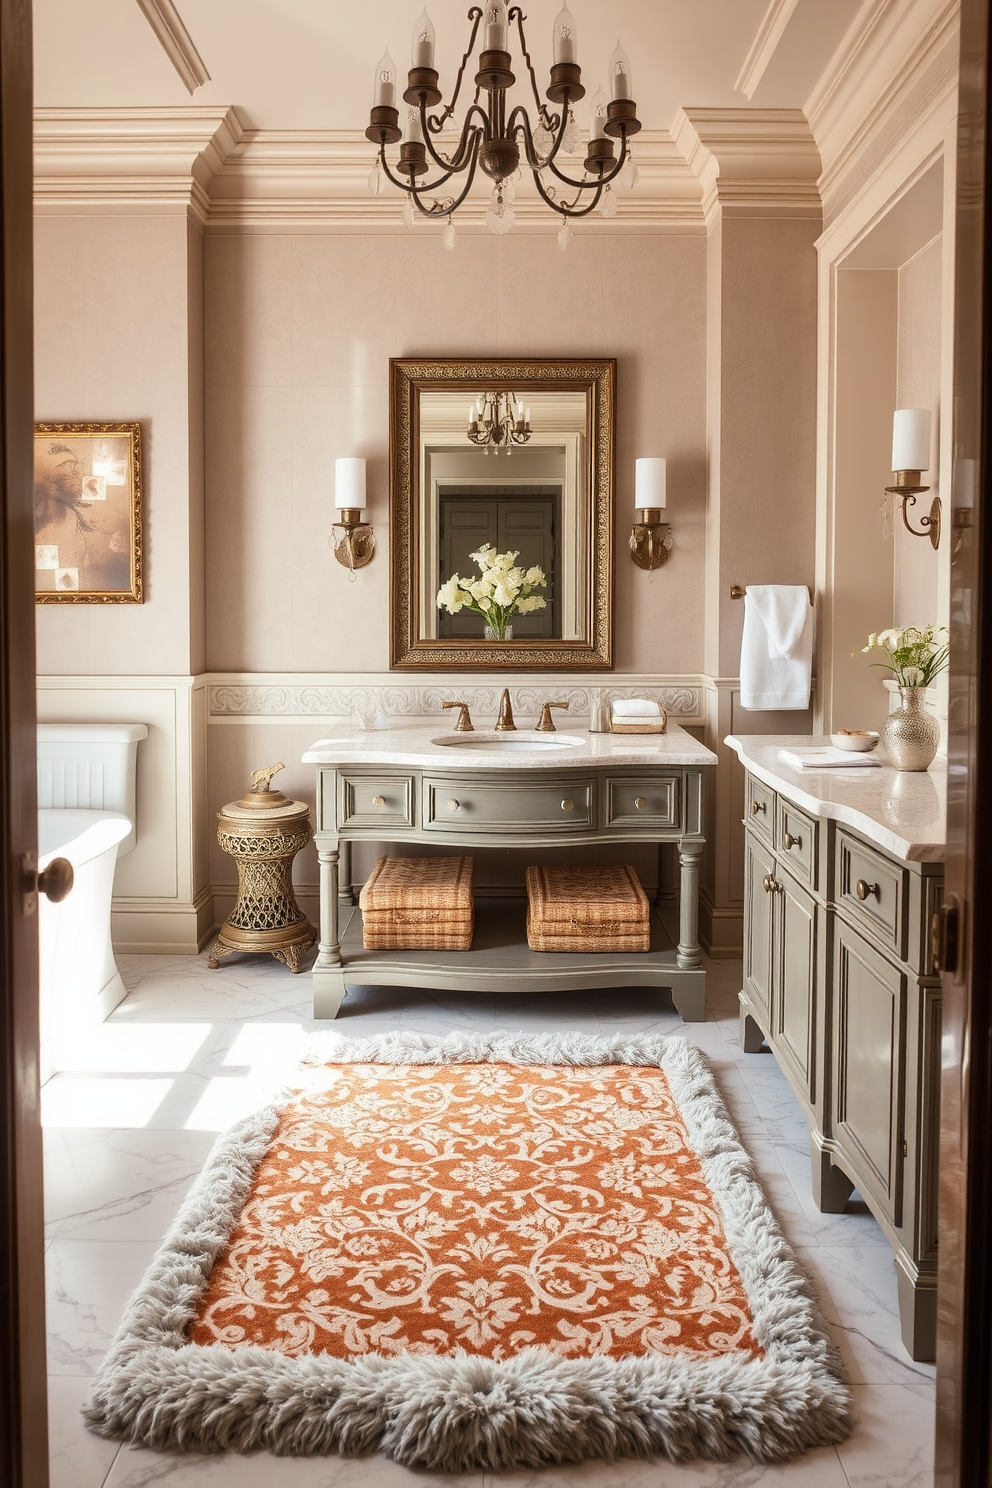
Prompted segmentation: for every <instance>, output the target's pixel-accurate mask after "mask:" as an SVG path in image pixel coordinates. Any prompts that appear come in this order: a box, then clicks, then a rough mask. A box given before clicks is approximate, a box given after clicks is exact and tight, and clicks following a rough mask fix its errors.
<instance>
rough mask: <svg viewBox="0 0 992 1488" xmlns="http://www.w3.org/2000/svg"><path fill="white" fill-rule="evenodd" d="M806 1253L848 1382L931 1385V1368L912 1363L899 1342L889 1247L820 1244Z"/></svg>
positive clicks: (883, 1245)
mask: <svg viewBox="0 0 992 1488" xmlns="http://www.w3.org/2000/svg"><path fill="white" fill-rule="evenodd" d="M804 1255H805V1256H806V1258H807V1261H808V1264H809V1266H810V1269H811V1274H812V1275H813V1276H814V1279H815V1280H816V1281H817V1283H818V1290H819V1294H820V1302H821V1306H822V1308H823V1312H824V1316H825V1318H826V1320H827V1322H828V1324H830V1326H831V1327H832V1329H833V1331H834V1335H835V1337H836V1338H837V1341H838V1343H839V1344H840V1348H841V1353H842V1354H843V1356H844V1363H845V1365H846V1367H847V1370H848V1373H849V1376H850V1379H851V1382H852V1383H853V1384H867V1385H899V1384H907V1385H918V1384H920V1383H922V1382H928V1383H929V1384H930V1385H931V1386H932V1383H933V1378H934V1366H933V1365H932V1364H921V1363H918V1362H917V1361H916V1360H914V1359H911V1358H910V1357H909V1354H908V1353H907V1352H906V1350H905V1348H904V1347H903V1344H902V1338H901V1336H900V1331H899V1303H898V1298H897V1296H896V1276H895V1268H894V1266H893V1261H892V1251H891V1249H890V1248H889V1246H888V1245H886V1244H885V1243H884V1242H883V1243H882V1244H881V1245H856V1246H850V1247H844V1246H824V1245H818V1246H816V1247H815V1248H811V1249H809V1250H807V1251H805V1252H804Z"/></svg>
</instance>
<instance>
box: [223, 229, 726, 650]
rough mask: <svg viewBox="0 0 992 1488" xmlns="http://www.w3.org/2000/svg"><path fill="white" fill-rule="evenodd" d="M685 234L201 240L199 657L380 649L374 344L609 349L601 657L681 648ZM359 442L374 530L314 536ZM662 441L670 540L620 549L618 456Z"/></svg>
mask: <svg viewBox="0 0 992 1488" xmlns="http://www.w3.org/2000/svg"><path fill="white" fill-rule="evenodd" d="M705 255H706V245H705V242H704V240H703V238H702V237H701V236H684V235H677V234H662V233H658V234H622V235H621V234H617V235H614V236H607V235H598V234H596V233H594V232H590V231H588V230H586V231H584V232H578V233H577V234H576V237H575V239H574V240H573V242H572V245H571V247H570V248H569V249H568V252H567V253H565V254H562V253H560V252H559V251H558V248H557V246H556V242H555V236H554V234H553V233H520V234H513V235H511V236H509V237H507V238H505V239H501V240H496V239H495V238H492V237H490V236H489V235H488V234H485V235H483V234H472V233H462V234H460V235H459V240H458V245H457V248H456V250H455V252H454V253H453V254H450V255H449V254H448V253H446V252H445V251H444V250H443V248H442V247H441V244H440V239H439V235H435V234H431V235H430V236H427V235H419V234H416V233H414V234H405V233H403V234H396V235H383V234H381V233H377V234H357V233H326V234H324V233H308V234H300V235H296V236H289V235H279V234H268V233H257V234H241V235H231V236H221V235H211V236H209V237H208V238H207V240H206V243H205V305H206V312H205V376H206V551H207V666H208V668H209V669H210V670H216V671H227V670H230V671H241V670H244V671H262V672H279V671H327V670H342V671H365V670H380V669H384V668H385V667H387V666H388V639H387V624H388V610H389V566H388V531H387V503H388V488H387V456H388V447H389V427H388V403H389V396H388V372H389V366H388V363H389V358H390V356H405V355H420V354H422V355H425V356H485V355H494V356H514V355H532V356H549V357H553V356H555V355H561V356H575V355H579V356H615V357H617V359H618V364H619V366H618V399H617V404H618V418H617V521H616V534H615V543H616V554H617V562H616V595H615V607H616V648H615V657H616V666H617V669H618V670H619V671H657V672H676V673H679V672H694V671H698V670H699V669H700V667H701V666H702V660H703V655H702V628H703V627H702V614H703V608H702V607H703V562H704V553H703V548H704V526H703V524H704V505H705V379H706V369H705V350H706V348H705V331H706V261H705ZM351 454H357V455H363V456H365V458H366V459H367V460H368V462H369V464H368V478H369V511H370V517H371V520H372V522H373V524H374V525H375V527H376V532H377V537H378V540H379V550H378V553H377V555H376V558H375V560H374V561H373V563H372V564H371V566H370V567H368V568H366V569H365V570H363V571H362V572H361V573H359V575H358V577H357V580H356V582H355V583H354V584H352V583H349V581H348V576H347V574H346V572H345V570H344V569H343V568H341V567H340V565H338V564H337V563H336V562H335V561H334V558H333V555H332V553H331V552H330V549H329V547H328V541H327V540H328V536H329V534H330V528H331V522H332V520H333V468H334V459H335V457H336V456H338V455H351ZM642 454H660V455H665V456H666V457H667V458H668V461H669V515H670V517H671V521H672V524H673V531H674V539H675V551H674V552H673V554H672V558H671V560H670V561H669V563H668V565H667V566H666V567H665V568H664V569H663V570H661V571H660V572H658V573H655V574H653V575H651V574H646V573H643V572H642V571H641V570H639V569H636V568H635V567H634V565H633V564H632V563H631V562H630V561H629V558H628V557H627V539H628V536H629V532H630V524H631V522H632V520H633V500H634V497H633V462H634V459H635V457H636V456H637V455H642Z"/></svg>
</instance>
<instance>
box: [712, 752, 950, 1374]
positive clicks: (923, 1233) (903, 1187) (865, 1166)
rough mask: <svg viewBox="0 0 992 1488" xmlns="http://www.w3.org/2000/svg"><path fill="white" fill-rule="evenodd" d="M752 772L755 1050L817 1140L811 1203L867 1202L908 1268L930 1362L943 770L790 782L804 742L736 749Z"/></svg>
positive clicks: (750, 993)
mask: <svg viewBox="0 0 992 1488" xmlns="http://www.w3.org/2000/svg"><path fill="white" fill-rule="evenodd" d="M726 742H727V744H728V745H729V746H730V747H731V748H732V749H734V750H735V751H736V753H737V755H738V756H739V758H740V760H741V762H742V764H743V765H744V767H745V770H746V771H747V775H746V788H745V796H744V821H745V826H746V829H747V830H746V843H745V868H744V984H743V988H742V990H741V994H740V1001H741V1042H742V1044H743V1046H744V1049H745V1051H746V1052H749V1053H754V1052H757V1051H758V1050H759V1049H761V1048H762V1047H763V1045H764V1044H767V1045H768V1047H769V1048H770V1049H771V1051H772V1053H773V1054H774V1055H775V1058H776V1059H777V1060H778V1062H779V1064H780V1066H781V1068H782V1070H783V1072H784V1074H785V1075H786V1077H787V1079H788V1080H789V1083H790V1085H791V1086H792V1088H793V1090H794V1091H795V1093H796V1095H797V1096H798V1098H799V1100H800V1102H801V1103H802V1106H803V1109H804V1111H805V1113H806V1116H807V1119H808V1121H809V1124H810V1151H811V1156H812V1169H813V1172H812V1178H813V1196H814V1198H815V1200H816V1202H817V1204H818V1205H819V1207H820V1208H821V1209H822V1210H824V1211H826V1212H828V1213H839V1212H840V1211H841V1210H842V1209H843V1208H844V1206H845V1204H846V1203H847V1201H848V1199H849V1198H850V1195H851V1192H852V1190H853V1189H854V1188H857V1190H858V1193H859V1194H860V1195H861V1196H862V1198H863V1199H864V1201H865V1203H866V1204H867V1205H868V1207H869V1208H870V1209H871V1211H872V1213H873V1214H874V1216H875V1218H876V1219H877V1220H878V1223H879V1225H880V1226H881V1228H882V1230H883V1231H884V1232H885V1235H886V1237H887V1239H888V1240H889V1242H890V1244H891V1245H892V1247H893V1249H894V1251H895V1266H896V1276H897V1280H898V1286H899V1309H900V1314H901V1318H902V1334H903V1341H904V1343H905V1345H906V1348H907V1349H908V1350H909V1352H910V1354H911V1355H912V1357H913V1358H914V1359H921V1360H924V1359H927V1360H929V1359H933V1357H934V1349H935V1343H936V1339H935V1329H936V1300H937V1142H938V1132H939V1117H940V1025H941V985H940V978H939V976H938V974H937V971H936V968H935V966H934V962H933V956H932V953H931V949H930V937H929V927H930V922H931V919H932V917H933V916H934V915H935V914H936V912H937V911H938V910H939V908H940V905H941V902H942V898H943V886H944V830H945V829H944V823H945V815H946V769H944V768H941V767H940V766H939V765H935V766H933V767H932V768H931V769H930V770H929V771H924V772H921V773H918V774H917V773H912V774H909V773H902V772H899V771H897V770H893V769H891V768H890V767H889V766H887V765H886V766H883V767H881V768H877V769H875V768H871V767H870V766H868V767H866V768H863V769H854V770H851V769H846V768H845V769H832V770H831V769H826V770H797V769H793V768H792V767H791V766H790V765H788V764H787V763H786V762H785V761H783V760H782V759H781V757H780V750H781V749H782V748H788V747H792V748H794V747H795V746H796V745H808V744H810V743H813V742H824V741H813V740H811V739H809V738H808V737H804V738H796V737H791V736H790V737H769V736H751V737H741V738H735V737H730V738H728V739H727V741H726Z"/></svg>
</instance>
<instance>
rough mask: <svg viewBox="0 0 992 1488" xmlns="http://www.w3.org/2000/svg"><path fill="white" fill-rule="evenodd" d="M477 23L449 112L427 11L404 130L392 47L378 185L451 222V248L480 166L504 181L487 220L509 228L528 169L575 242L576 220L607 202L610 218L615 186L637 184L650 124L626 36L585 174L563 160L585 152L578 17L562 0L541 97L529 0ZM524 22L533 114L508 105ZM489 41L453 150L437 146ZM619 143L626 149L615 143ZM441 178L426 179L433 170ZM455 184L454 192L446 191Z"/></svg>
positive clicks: (494, 4) (379, 117)
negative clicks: (391, 158) (644, 118)
mask: <svg viewBox="0 0 992 1488" xmlns="http://www.w3.org/2000/svg"><path fill="white" fill-rule="evenodd" d="M468 19H469V21H470V22H471V23H472V33H471V35H470V37H469V43H468V50H467V51H466V53H465V55H464V56H463V58H462V62H461V66H460V67H459V69H458V74H457V76H456V78H455V84H454V91H453V92H452V95H451V101H450V103H447V104H445V105H444V107H443V108H441V109H440V110H439V111H438V112H433V113H431V112H428V110H434V109H437V107H438V105H439V104H440V103H441V101H442V93H441V91H440V89H439V88H438V74H437V70H436V69H435V67H434V42H435V34H434V27H433V25H432V24H431V21H430V18H429V16H428V15H427V12H426V11H424V12H423V13H422V14H421V16H420V17H419V19H418V21H417V24H416V25H415V27H414V30H413V56H412V66H411V67H410V71H409V74H408V76H407V86H406V89H405V90H404V92H403V101H404V102H405V103H406V104H408V105H409V110H408V113H407V117H406V123H405V128H401V127H400V119H399V110H398V108H397V106H396V86H397V81H396V64H395V63H394V62H393V60H392V58H391V57H390V55H389V53H388V51H387V52H386V53H385V55H384V56H383V58H382V60H381V61H380V63H379V65H378V67H377V68H376V74H375V95H374V102H373V105H372V109H371V113H370V116H369V126H368V128H367V129H366V131H365V136H366V138H367V139H369V140H371V141H372V143H373V144H374V145H378V147H379V150H378V155H377V156H376V162H375V165H374V166H373V169H372V173H371V175H370V176H369V188H370V190H371V191H372V192H373V193H374V194H376V195H377V194H378V193H379V192H380V191H382V189H383V186H384V182H385V181H389V182H391V183H392V185H393V186H397V187H398V188H399V189H400V190H401V191H403V192H404V193H405V194H406V201H405V203H404V209H403V211H404V221H405V222H406V224H407V226H412V225H413V222H414V208H416V210H417V211H418V212H420V213H421V214H422V216H424V217H430V218H434V219H435V220H444V219H447V225H446V227H445V229H444V234H443V241H444V246H445V247H446V248H453V247H454V246H455V227H454V222H453V220H452V218H453V214H454V213H455V212H456V211H457V210H458V208H459V207H460V206H461V205H462V203H463V202H464V201H465V199H466V197H467V196H468V194H469V191H470V190H471V187H472V182H473V181H474V179H475V174H476V171H477V170H478V169H479V168H480V167H481V169H482V171H483V172H484V174H485V175H487V176H489V178H490V179H491V180H492V182H493V192H492V200H491V202H490V205H489V209H488V211H487V213H486V225H487V226H488V227H489V228H490V229H491V231H493V232H495V233H505V232H509V230H510V228H511V227H512V226H513V223H514V220H515V214H514V211H513V201H514V198H515V196H516V188H515V186H514V179H515V178H516V177H517V176H518V175H519V174H520V173H521V171H522V167H523V166H526V167H527V169H528V170H529V171H530V172H531V174H532V176H533V178H534V184H535V186H536V187H537V191H538V195H539V196H540V197H541V199H542V200H543V201H544V202H545V203H546V204H547V206H549V207H550V208H551V210H552V211H553V212H557V213H558V214H559V215H560V217H561V219H562V222H561V228H560V229H559V233H558V246H559V247H560V248H562V249H565V248H567V247H568V243H569V241H570V239H571V236H572V234H571V228H570V227H569V219H570V218H573V217H587V216H588V215H589V213H590V212H594V211H595V210H596V208H597V207H599V209H600V211H601V212H602V214H603V216H605V217H612V216H614V215H615V213H616V209H617V204H616V195H615V193H614V191H613V189H612V183H613V182H614V181H615V180H616V179H617V177H618V176H620V175H621V173H623V182H624V184H625V185H627V186H632V185H633V184H634V181H635V180H636V167H635V166H634V163H633V161H632V160H631V158H630V146H629V139H630V136H631V135H634V134H636V133H637V132H638V130H639V129H640V127H641V125H640V122H639V121H638V118H637V105H636V104H635V103H634V100H633V98H632V97H631V86H630V60H629V58H628V56H627V53H626V52H625V51H624V50H623V48H622V47H621V46H620V44H619V42H618V43H617V47H616V50H615V51H614V53H613V56H612V57H611V58H610V67H609V71H610V97H609V98H607V97H606V94H605V93H604V92H603V89H602V88H599V89H597V91H596V92H595V93H594V94H593V96H592V98H591V100H590V104H589V138H588V141H587V143H586V146H585V151H586V153H585V160H584V162H583V166H582V173H581V175H576V174H569V173H568V172H566V171H565V170H564V169H563V168H562V164H561V163H560V157H561V156H563V155H567V154H571V153H574V152H575V151H576V150H578V148H579V146H580V145H581V142H582V137H581V135H580V133H579V129H578V126H577V124H576V122H575V115H574V112H573V106H574V105H575V104H576V103H577V102H578V101H579V99H580V98H582V97H584V96H585V91H586V90H585V88H584V87H583V86H582V81H581V68H580V67H579V64H578V61H577V60H576V53H577V47H576V39H575V22H574V20H573V18H572V15H571V12H570V11H569V10H568V9H567V8H563V9H562V10H560V11H559V12H558V15H557V16H556V17H555V21H554V25H553V28H552V47H553V52H552V55H553V61H552V66H551V78H550V82H549V84H548V87H547V89H546V91H545V97H546V98H547V99H548V100H549V101H550V103H551V104H552V105H553V109H549V107H548V104H547V103H545V102H542V100H541V97H540V94H539V91H538V84H537V76H536V74H535V72H534V67H533V64H532V62H531V59H530V53H529V52H528V50H527V42H526V38H525V36H524V20H525V16H524V13H523V11H522V9H521V8H520V6H519V5H512V6H511V7H510V8H509V10H507V6H506V0H486V3H485V6H484V7H483V6H479V5H473V6H472V8H471V9H470V10H469V12H468ZM514 26H515V27H516V33H517V37H518V39H519V43H520V52H521V55H522V60H523V65H524V67H525V68H526V70H527V72H528V74H529V76H530V83H531V89H532V91H533V94H534V107H535V114H534V119H533V121H532V120H531V117H530V115H529V114H528V112H527V109H526V108H525V107H524V106H523V104H520V103H518V104H517V105H516V107H514V108H508V104H507V93H508V92H509V90H510V89H511V88H512V87H513V84H514V83H515V81H516V77H515V75H514V72H513V58H512V57H511V55H510V52H509V50H508V45H509V40H510V35H511V33H512V31H513V28H514ZM480 29H481V33H482V34H481V50H480V52H479V56H478V59H477V64H476V72H475V94H474V96H473V98H472V101H471V103H470V104H469V105H468V109H467V111H466V114H465V119H464V123H463V124H462V128H461V132H460V134H459V136H458V139H457V141H453V142H452V143H451V145H450V146H449V147H448V148H447V149H440V148H439V144H440V141H439V140H438V143H437V144H436V143H435V140H437V139H438V136H440V135H441V134H442V132H443V131H444V130H445V129H449V130H450V129H451V127H452V125H453V120H454V112H455V106H456V104H457V102H458V95H459V92H460V90H461V86H462V80H463V78H464V75H465V70H466V68H467V66H468V63H469V59H470V58H471V57H472V55H473V54H474V52H475V47H476V41H477V40H479V39H480ZM614 141H619V153H618V152H617V148H616V146H615V144H614ZM397 142H399V146H400V148H399V160H398V162H397V164H396V165H395V166H394V167H391V166H390V165H389V163H388V161H387V160H386V146H387V145H394V144H396V143H397ZM431 176H433V179H430V180H425V179H422V178H424V177H431ZM452 181H454V182H455V185H454V186H453V187H452V188H451V194H449V193H447V192H446V191H445V188H446V187H447V186H448V183H449V182H452Z"/></svg>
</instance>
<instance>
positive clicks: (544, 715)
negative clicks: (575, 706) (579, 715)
mask: <svg viewBox="0 0 992 1488" xmlns="http://www.w3.org/2000/svg"><path fill="white" fill-rule="evenodd" d="M567 707H568V704H567V703H542V704H541V717H540V720H539V722H538V723H537V724H535V728H536V729H537V731H538V733H541V734H555V733H557V732H558V730H557V729H556V728H555V724H554V719H553V718H552V717H551V709H552V708H567Z"/></svg>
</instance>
